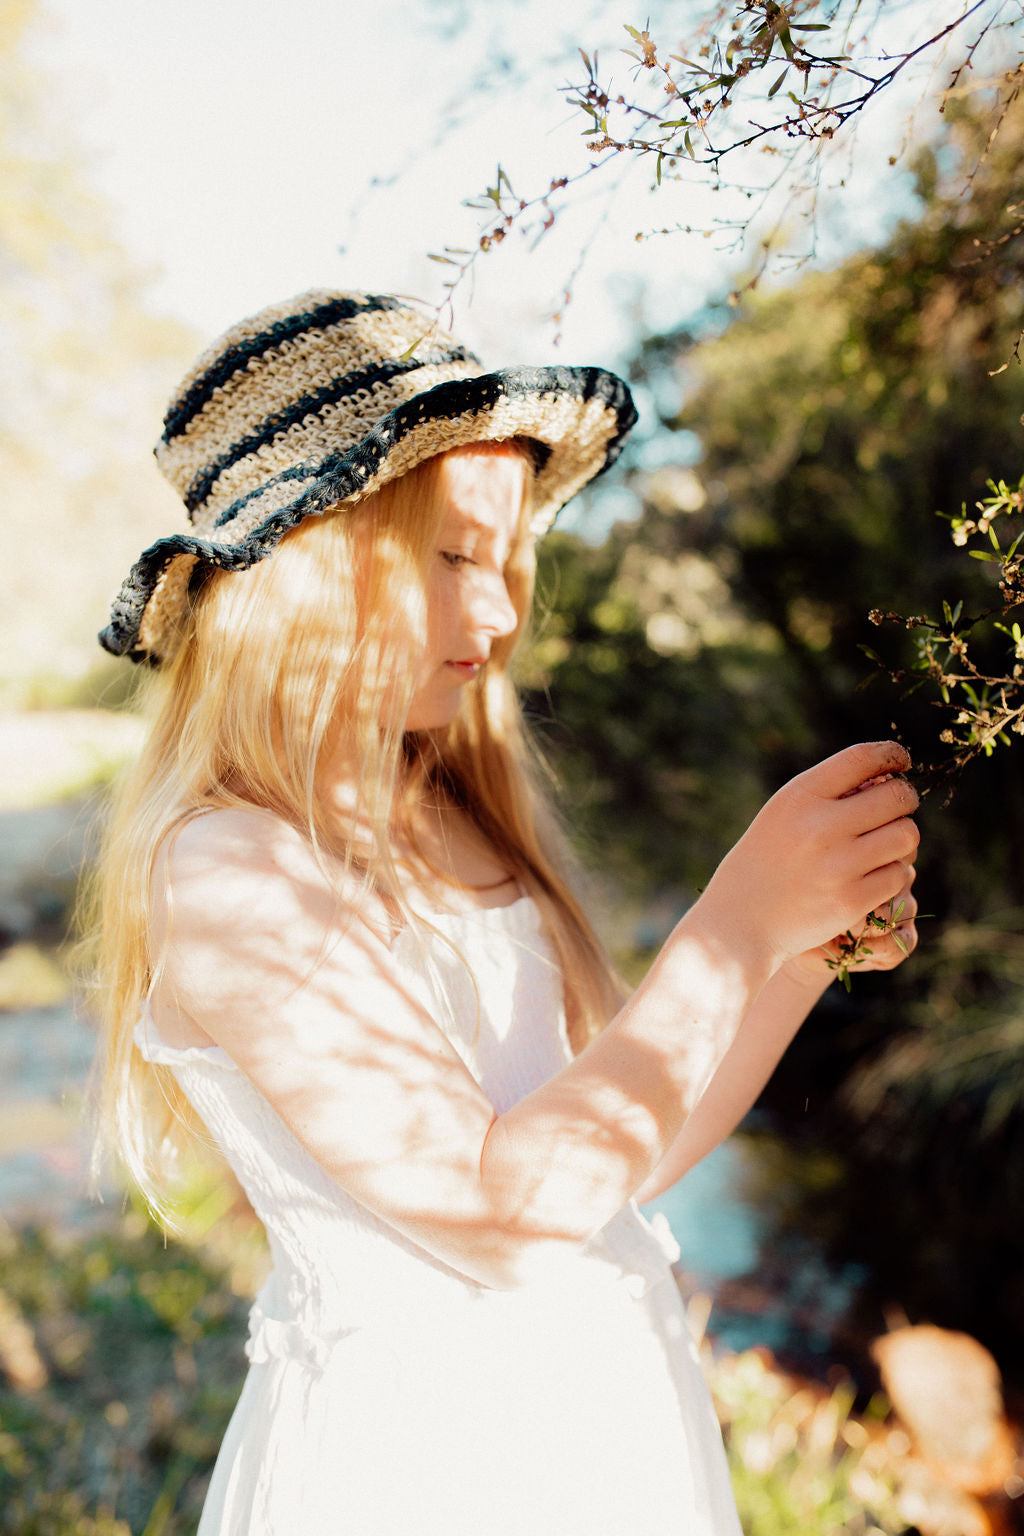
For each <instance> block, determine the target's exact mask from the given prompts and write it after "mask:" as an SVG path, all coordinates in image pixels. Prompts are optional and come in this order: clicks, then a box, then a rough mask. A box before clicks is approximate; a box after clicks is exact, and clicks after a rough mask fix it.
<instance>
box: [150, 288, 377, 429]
mask: <svg viewBox="0 0 1024 1536" xmlns="http://www.w3.org/2000/svg"><path fill="white" fill-rule="evenodd" d="M406 307H407V306H406V305H404V304H403V303H402V302H401V300H399V299H395V298H392V297H391V295H390V294H373V293H368V294H364V295H361V296H359V297H357V298H340V299H332V300H331V302H330V303H329V304H320V305H318V306H317V308H316V309H309V310H304V311H302V313H301V314H297V315H289V316H288V318H287V319H286V320H278V321H277V322H276V324H274V325H272V326H270V327H269V328H268V329H267V330H265V331H261V332H260V334H259V335H258V336H251V337H250V338H249V340H248V341H240V342H239V343H238V345H237V346H234V347H229V348H228V350H227V351H226V352H223V353H221V355H220V357H218V358H217V359H216V360H215V361H214V362H212V363H211V364H210V366H209V368H207V370H206V372H205V373H202V374H200V376H199V378H198V379H196V380H195V381H194V382H193V383H192V384H190V385H189V387H188V389H187V390H186V391H185V393H184V395H182V397H181V399H180V400H179V401H178V402H177V403H176V404H175V405H173V406H172V407H171V408H170V410H169V411H168V412H167V415H166V416H165V417H164V432H163V437H162V438H161V441H162V442H164V443H169V442H170V441H171V440H172V439H173V438H175V437H179V436H180V435H181V433H182V432H184V431H185V429H186V427H187V426H188V424H189V422H190V421H191V420H192V418H193V417H194V416H197V415H198V414H199V412H200V411H201V410H202V408H203V406H204V405H206V404H207V402H208V401H209V400H210V399H211V397H212V396H213V393H214V391H215V390H217V389H219V388H220V387H221V385H222V384H226V383H227V381H228V379H230V378H232V377H233V376H234V375H235V374H236V373H238V372H239V371H240V370H241V369H242V368H245V367H246V366H247V364H248V363H249V362H250V361H251V360H252V359H253V358H254V357H261V356H262V355H263V353H264V352H269V351H271V350H272V349H273V348H274V347H279V346H280V345H281V344H282V342H285V341H292V340H294V338H295V337H296V336H301V335H302V334H303V332H305V331H325V330H327V329H328V328H329V327H330V326H332V325H337V324H338V322H339V320H351V319H352V318H353V317H354V316H355V315H358V314H362V313H364V312H365V313H367V314H372V313H374V312H380V311H382V310H386V309H405V308H406Z"/></svg>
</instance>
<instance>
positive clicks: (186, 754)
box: [85, 443, 622, 1219]
mask: <svg viewBox="0 0 1024 1536" xmlns="http://www.w3.org/2000/svg"><path fill="white" fill-rule="evenodd" d="M518 448H519V445H514V444H507V443H506V444H494V445H490V451H504V452H508V451H510V450H513V451H514V450H516V449H518ZM473 451H474V452H480V451H488V450H487V448H485V447H483V446H482V445H477V446H476V447H474V449H473ZM521 451H523V452H524V456H525V454H526V450H525V448H523V449H522V450H521ZM442 458H443V456H440V457H438V458H434V459H430V460H427V461H426V462H425V463H423V464H421V465H419V466H418V467H417V468H416V469H413V470H412V471H411V472H410V473H408V474H407V475H405V476H403V477H402V478H400V479H398V480H396V481H394V482H393V483H392V484H390V485H387V486H385V487H384V488H383V489H381V490H380V491H378V492H376V493H375V494H374V495H373V496H370V497H367V498H366V499H365V500H364V501H362V502H361V503H359V504H357V505H356V506H355V507H353V506H351V505H344V506H342V507H339V508H337V509H335V510H334V511H333V512H330V513H328V514H325V515H324V516H323V517H319V518H309V519H308V520H307V521H306V522H304V523H302V524H301V525H300V526H299V527H298V528H296V529H294V530H292V531H291V532H290V533H289V534H288V535H286V536H285V538H284V539H283V540H282V541H281V544H280V545H279V547H278V549H277V550H276V552H275V553H274V555H273V556H272V558H270V559H267V560H264V561H262V562H260V563H259V564H257V565H255V566H254V567H253V568H252V569H251V570H249V571H246V572H238V573H227V572H223V571H211V572H210V573H209V574H208V575H206V576H205V577H204V579H203V580H202V582H201V583H199V582H197V583H196V584H195V589H194V593H193V597H192V601H191V604H190V609H189V612H188V614H187V616H186V618H185V620H184V621H183V633H182V635H181V643H180V645H179V647H178V650H177V652H176V655H175V658H174V660H173V661H172V662H171V663H170V664H169V665H168V667H167V668H166V669H165V672H164V673H162V674H159V675H158V676H157V678H156V680H155V683H154V684H152V685H151V686H153V687H154V690H155V698H154V699H153V700H151V707H152V709H153V719H152V725H151V729H150V731H149V734H148V737H147V740H146V744H145V746H144V748H143V750H142V753H141V755H140V756H139V758H138V760H137V762H136V763H135V764H134V765H133V767H132V769H131V770H130V771H129V773H128V774H127V776H126V777H125V779H124V781H123V782H122V784H121V785H120V787H119V789H118V792H117V794H116V796H115V802H114V807H113V810H112V814H111V816H110V819H109V821H108V825H107V829H106V834H105V838H104V844H103V848H102V852H101V857H100V859H99V861H98V864H97V867H96V871H95V874H94V877H93V880H92V883H91V886H90V888H89V889H88V890H87V892H86V896H85V908H86V924H87V925H88V926H90V927H92V928H93V929H94V930H98V975H99V981H98V988H97V991H98V1007H97V1011H98V1014H99V1017H100V1022H101V1028H102V1033H103V1051H102V1056H101V1059H100V1066H99V1072H98V1120H99V1137H98V1145H99V1146H100V1147H101V1148H104V1149H106V1150H108V1151H112V1152H113V1153H114V1154H115V1155H116V1156H118V1157H119V1158H120V1160H121V1161H122V1162H123V1163H124V1165H125V1166H126V1168H127V1171H128V1172H129V1174H130V1175H131V1177H132V1178H133V1179H134V1181H135V1182H136V1183H137V1184H138V1185H139V1187H140V1188H141V1189H142V1191H143V1193H144V1194H145V1196H146V1198H147V1199H148V1200H149V1202H150V1204H151V1206H152V1207H153V1208H154V1210H156V1211H157V1212H158V1213H159V1214H161V1215H162V1216H163V1217H164V1218H165V1219H167V1217H168V1215H169V1205H168V1201H167V1193H166V1183H167V1174H168V1169H169V1166H170V1164H171V1163H173V1160H174V1157H175V1155H176V1153H178V1152H180V1151H182V1150H183V1149H184V1148H185V1146H186V1145H187V1144H188V1142H189V1141H190V1139H194V1136H195V1134H196V1133H198V1132H199V1131H200V1127H199V1126H198V1123H197V1120H196V1116H195V1114H194V1111H192V1109H191V1107H190V1105H189V1104H188V1101H187V1100H186V1098H185V1096H184V1094H183V1093H182V1091H181V1089H180V1087H179V1086H178V1083H177V1081H176V1079H175V1077H174V1074H173V1072H172V1071H171V1070H170V1069H169V1068H167V1067H163V1066H157V1065H152V1064H150V1063H148V1062H146V1061H145V1060H144V1059H143V1057H142V1055H141V1053H140V1052H139V1051H138V1049H137V1048H136V1047H135V1045H134V1044H133V1040H132V1032H133V1028H134V1024H135V1021H136V1019H137V1018H138V1015H139V1010H140V1007H141V1005H142V1003H143V1000H144V999H145V998H146V996H147V994H148V992H149V991H150V988H151V986H152V985H153V982H154V980H155V975H156V968H157V967H158V964H159V957H158V956H156V955H154V954H153V953H152V945H151V917H152V904H151V903H152V898H151V882H152V879H153V870H154V865H155V863H156V858H157V854H158V851H159V850H160V848H161V845H163V844H165V840H166V839H167V838H168V837H169V835H171V834H172V833H173V831H174V830H175V829H176V828H177V827H179V826H180V825H182V824H183V823H184V822H185V821H186V820H187V819H188V818H189V817H191V816H193V815H195V814H197V813H199V812H201V811H204V810H207V809H211V808H215V807H226V806H243V807H250V808H251V807H252V806H257V807H262V808H265V809H267V810H270V811H272V812H274V813H275V814H277V815H278V816H280V817H282V818H283V819H284V820H286V821H287V822H289V823H290V824H291V825H292V826H294V827H296V828H297V829H299V830H300V831H302V832H303V833H304V834H305V835H306V836H307V837H308V838H309V839H310V841H311V843H312V844H313V846H314V848H315V849H316V850H317V851H318V853H319V854H320V855H321V856H322V857H324V858H325V860H326V861H327V863H326V864H325V868H326V867H327V864H329V863H330V862H331V861H337V860H340V861H341V867H342V868H343V869H344V870H345V871H346V877H349V876H351V873H352V872H353V871H355V872H356V873H357V874H358V875H359V876H360V878H361V879H363V880H364V881H366V882H369V883H372V884H373V885H374V886H375V887H376V888H377V889H379V890H383V891H385V892H391V893H393V894H394V893H398V892H399V891H400V881H399V879H398V877H397V872H396V870H395V867H394V861H393V855H392V843H393V838H394V834H395V832H396V831H401V832H402V833H404V834H405V835H406V837H407V838H411V826H410V808H411V807H412V806H413V805H414V804H416V803H417V802H418V801H422V800H423V798H424V796H425V795H426V796H429V795H434V796H436V797H437V798H438V799H439V800H443V801H444V802H445V803H448V804H452V803H454V804H456V805H458V806H459V807H460V808H461V809H462V810H463V811H464V812H465V814H466V815H468V816H469V817H470V818H472V820H473V822H474V823H475V824H476V825H477V826H478V828H479V829H480V830H481V831H482V832H483V834H484V835H485V837H486V838H487V839H488V840H489V842H490V843H491V845H492V846H493V847H494V849H495V850H496V851H497V853H498V854H499V856H500V857H501V859H502V861H503V863H504V865H505V866H506V867H507V868H508V869H509V870H510V872H511V873H512V874H514V876H515V878H516V879H517V880H518V882H519V884H520V886H521V888H522V889H523V890H524V892H525V893H527V894H529V895H531V896H533V898H534V899H535V901H536V902H537V904H538V906H539V908H540V911H541V914H542V917H543V920H544V923H545V927H546V930H547V933H548V936H549V939H550V941H551V943H552V946H553V948H554V950H555V954H556V956H557V959H558V962H559V964H560V967H561V970H562V974H563V977H564V987H565V998H566V1012H567V1019H568V1026H569V1035H570V1041H571V1043H572V1045H573V1048H574V1049H575V1050H579V1049H580V1048H581V1047H582V1046H583V1045H584V1044H585V1043H586V1041H587V1040H588V1039H589V1038H590V1037H591V1036H592V1035H593V1034H594V1033H595V1032H596V1031H597V1030H598V1029H600V1028H601V1026H602V1025H603V1024H604V1023H605V1022H606V1021H607V1019H608V1017H609V1016H610V1014H611V1013H612V1012H613V1011H614V1009H615V1008H616V1007H617V1006H618V1005H619V1004H620V1002H621V998H622V994H621V988H620V986H619V983H618V982H617V979H616V978H615V976H614V973H613V971H612V969H611V967H610V965H609V963H608V960H607V958H606V956H605V954H604V952H603V950H602V948H601V945H600V943H599V942H598V940H597V938H596V937H595V935H594V933H593V930H592V929H591V927H590V925H589V923H588V922H587V920H586V918H585V916H584V914H583V912H582V910H581V908H580V906H579V904H578V902H577V901H576V899H575V897H574V896H573V894H572V892H571V890H570V887H569V883H568V880H567V875H566V868H567V859H566V857H565V845H564V839H563V838H562V836H561V834H560V831H559V828H558V826H557V823H556V818H555V816H554V815H553V813H552V811H551V809H550V807H549V805H548V803H547V799H546V797H545V795H544V794H543V793H542V792H541V790H540V787H539V784H540V779H541V767H540V764H539V763H538V761H537V759H536V757H535V755H534V752H533V749H532V747H531V744H530V742H529V740H528V738H527V734H526V731H525V729H524V723H523V719H522V714H521V710H520V707H519V703H518V700H517V698H516V694H515V689H514V687H513V684H512V681H511V679H510V677H509V672H508V667H509V662H510V660H511V657H512V654H513V652H514V650H515V648H516V645H517V644H518V642H519V640H520V639H521V637H522V635H523V633H524V631H525V628H526V625H527V622H528V617H529V612H530V606H531V602H532V596H533V576H534V558H533V546H532V541H531V540H530V537H529V505H528V503H529V488H530V482H531V478H532V477H531V475H530V474H529V473H527V474H526V475H525V476H524V481H525V484H526V490H525V493H524V506H523V508H522V512H521V515H520V520H519V532H518V536H517V538H516V539H515V541H514V545H513V548H512V551H511V553H510V556H509V560H508V564H507V566H506V571H505V576H506V582H507V586H508V590H509V595H510V598H511V600H512V603H513V605H514V607H515V610H516V613H517V615H518V620H519V622H518V624H517V626H516V630H515V632H514V633H513V634H511V635H509V636H508V637H506V638H503V639H501V640H499V641H497V642H496V643H495V645H494V647H493V650H492V655H491V660H490V661H489V663H488V665H487V666H486V667H485V668H484V669H483V670H482V672H481V674H480V675H479V676H478V677H477V678H476V679H475V680H474V681H473V682H472V683H470V684H468V685H466V687H465V691H464V698H463V703H462V707H461V709H460V712H459V714H458V716H457V717H456V718H455V720H454V721H453V722H452V723H451V724H450V725H448V726H445V727H444V728H442V729H439V730H434V731H431V732H427V733H422V734H417V735H416V736H410V735H408V734H407V733H406V732H405V731H404V729H403V724H404V720H405V718H406V714H407V711H408V707H409V703H410V699H411V696H412V689H413V676H414V671H415V669H414V667H413V665H411V661H412V660H413V659H414V657H415V655H416V652H417V647H418V646H420V645H421V644H422V643H423V639H424V635H425V624H426V604H425V598H424V573H425V571H426V570H427V562H428V560H429V558H431V557H432V556H433V555H434V554H436V550H435V543H436V538H437V532H438V528H439V525H440V521H441V518H442V516H443V512H444V508H445V492H444V481H443V477H442V474H441V470H440V465H441V462H442ZM357 571H358V572H359V579H358V580H356V579H355V573H356V572H357ZM339 730H342V731H344V733H345V746H346V751H347V755H349V756H350V757H351V758H352V760H353V761H356V762H358V763H360V764H361V770H360V777H359V783H358V791H357V800H356V805H355V806H354V808H353V820H352V826H353V827H354V826H355V825H356V824H357V823H358V825H359V827H360V828H361V829H366V830H365V831H364V832H363V833H361V835H360V837H359V838H358V839H356V838H355V837H354V836H353V835H346V834H345V833H339V831H338V827H337V812H336V810H335V811H334V813H333V815H328V814H327V810H326V794H325V790H326V775H327V772H328V764H329V763H330V761H331V759H332V756H333V753H334V751H335V749H336V746H337V741H338V734H337V733H338V732H339ZM334 867H335V869H337V867H338V866H337V863H336V862H335V864H334ZM405 915H406V916H407V917H408V916H409V914H408V913H407V912H406V914H405Z"/></svg>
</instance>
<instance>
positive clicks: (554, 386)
mask: <svg viewBox="0 0 1024 1536" xmlns="http://www.w3.org/2000/svg"><path fill="white" fill-rule="evenodd" d="M542 394H558V395H572V396H574V397H575V398H576V399H577V400H583V401H586V400H595V399H599V400H601V401H602V402H603V403H604V404H605V405H606V406H607V407H608V409H609V410H612V411H614V412H615V415H616V423H615V431H614V432H613V433H612V436H611V439H610V441H609V443H608V447H607V449H606V451H605V460H604V464H603V465H602V466H601V470H602V471H603V470H605V469H608V468H609V466H610V465H612V464H614V462H615V460H616V459H617V458H618V456H619V453H620V452H621V450H622V444H623V442H624V440H625V437H626V434H627V433H628V432H629V430H630V428H631V427H632V426H633V425H634V423H635V422H636V410H635V408H634V405H633V398H632V396H631V395H630V392H629V390H628V389H627V387H626V385H625V384H624V383H623V382H622V380H621V379H620V378H617V377H616V376H615V375H614V374H611V373H606V372H605V370H604V369H603V368H565V367H556V368H515V369H506V370H498V371H496V372H494V373H486V374H479V375H477V377H476V378H473V379H447V380H446V381H445V382H444V383H442V384H435V385H434V386H433V387H432V388H431V389H427V390H424V392H423V394H422V395H417V396H416V397H415V398H414V399H412V400H407V401H405V402H403V404H402V405H398V406H396V407H395V409H394V410H393V411H391V412H389V414H388V415H387V416H384V417H383V418H382V419H381V420H380V421H379V422H378V423H377V425H376V426H375V427H372V428H371V429H370V431H369V432H368V433H367V434H366V436H365V437H364V438H363V439H362V441H361V442H360V443H358V444H357V445H356V446H355V447H354V448H351V449H347V450H345V451H342V452H337V453H330V454H326V455H325V456H324V457H323V458H322V459H319V460H317V461H314V462H310V463H307V464H293V465H291V466H290V467H289V468H288V469H283V470H281V471H280V473H279V474H276V475H273V476H272V477H271V478H270V479H269V480H267V481H265V482H264V484H263V485H258V486H256V487H255V489H253V490H251V491H247V492H246V493H245V495H244V496H240V497H239V498H238V500H237V501H233V502H232V503H231V505H230V506H229V507H225V509H224V511H223V512H222V513H221V514H220V516H219V517H218V518H217V521H216V523H215V524H214V526H215V527H217V528H220V527H222V526H223V525H224V524H225V523H230V522H232V521H233V520H234V519H235V518H236V517H237V516H238V515H239V513H240V512H242V511H243V510H244V508H245V507H246V506H248V504H249V503H250V502H251V501H255V500H256V498H257V497H259V496H264V495H266V493H267V491H268V490H270V489H271V487H275V486H279V485H285V484H287V483H288V481H290V480H296V481H303V480H317V481H320V480H324V479H326V480H327V481H328V482H329V483H330V487H331V488H330V493H329V495H328V497H327V499H326V500H325V501H324V502H323V505H324V506H328V505H330V504H331V503H333V502H335V501H342V500H344V498H345V497H346V496H349V495H351V494H352V493H353V492H354V491H358V490H359V489H360V488H361V486H362V485H363V484H364V483H365V482H366V481H368V480H370V479H371V478H372V477H373V476H374V475H375V474H376V473H377V470H378V469H379V468H380V466H381V464H382V463H383V461H384V459H385V458H386V457H387V455H388V453H389V452H390V451H391V449H392V448H393V447H394V445H395V444H396V443H397V442H398V441H399V440H400V439H401V438H403V437H405V436H406V434H407V433H408V432H410V431H412V429H413V428H414V427H417V426H419V425H420V424H421V423H422V422H424V421H453V420H458V419H459V418H461V417H463V416H468V415H475V414H478V413H479V412H480V411H484V410H490V409H491V408H493V406H495V405H496V404H497V403H498V401H499V400H500V399H501V398H502V397H503V396H504V397H512V396H514V395H542ZM533 441H534V443H535V444H536V448H537V455H538V461H539V462H538V468H539V469H542V468H543V467H544V464H545V463H546V462H547V460H548V458H549V457H550V454H551V448H550V446H549V445H548V444H546V443H544V442H542V441H541V440H540V439H539V438H534V439H533Z"/></svg>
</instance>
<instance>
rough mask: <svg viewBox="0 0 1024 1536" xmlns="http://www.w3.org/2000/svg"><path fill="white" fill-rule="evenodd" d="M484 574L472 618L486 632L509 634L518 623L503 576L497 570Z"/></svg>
mask: <svg viewBox="0 0 1024 1536" xmlns="http://www.w3.org/2000/svg"><path fill="white" fill-rule="evenodd" d="M484 576H485V579H484V580H483V581H482V582H481V585H480V590H479V591H478V593H477V599H476V603H475V605H474V606H475V610H476V611H475V613H474V618H475V619H476V622H477V623H478V624H479V625H480V627H481V629H484V630H486V631H487V633H488V634H492V635H495V636H501V635H510V634H511V633H512V631H513V630H514V629H515V627H516V625H517V624H518V623H519V615H518V614H517V613H516V610H515V605H514V603H513V602H512V599H511V598H510V597H509V594H508V587H507V586H506V584H505V578H504V576H503V575H501V574H500V573H498V572H493V573H491V572H487V573H484Z"/></svg>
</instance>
